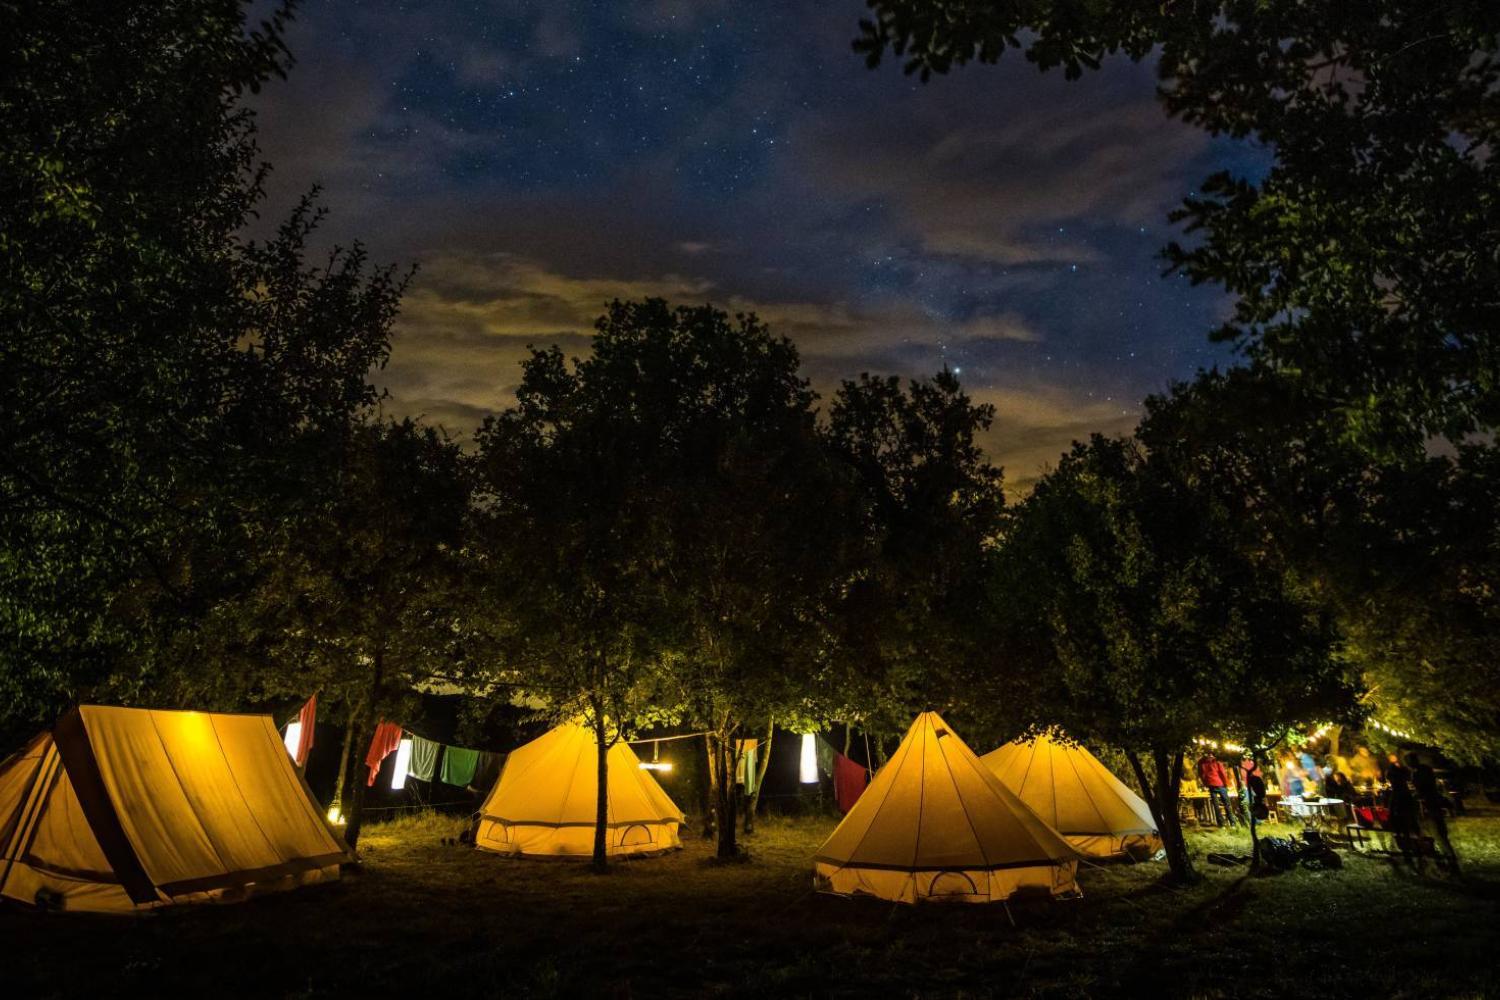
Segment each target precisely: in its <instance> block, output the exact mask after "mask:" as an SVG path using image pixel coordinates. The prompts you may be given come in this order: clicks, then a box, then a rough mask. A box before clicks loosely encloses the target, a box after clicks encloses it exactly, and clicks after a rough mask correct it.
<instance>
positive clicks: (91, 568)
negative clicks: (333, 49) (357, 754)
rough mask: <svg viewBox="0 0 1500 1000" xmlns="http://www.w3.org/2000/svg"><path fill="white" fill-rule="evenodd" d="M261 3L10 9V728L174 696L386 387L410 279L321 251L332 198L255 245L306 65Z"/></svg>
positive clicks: (1, 189) (0, 694)
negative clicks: (210, 617)
mask: <svg viewBox="0 0 1500 1000" xmlns="http://www.w3.org/2000/svg"><path fill="white" fill-rule="evenodd" d="M247 6H248V5H246V4H244V3H241V2H232V0H161V2H156V0H153V2H150V3H145V2H134V0H127V2H124V3H103V2H82V3H69V4H64V5H53V4H48V5H38V4H29V3H19V4H17V3H5V4H3V5H0V20H3V23H4V24H5V31H4V32H3V33H0V34H3V40H0V49H3V55H0V61H3V63H4V65H5V66H6V70H5V72H4V73H3V74H0V122H3V124H4V127H3V128H0V328H3V329H4V330H5V334H4V337H3V338H0V401H3V404H0V405H3V413H4V419H3V420H0V553H3V555H0V635H3V637H4V644H5V645H4V650H3V652H0V656H3V660H4V664H5V669H4V670H0V704H3V706H4V708H3V709H0V728H7V729H8V728H15V727H21V726H28V727H29V726H30V725H33V724H34V723H35V722H36V721H38V720H44V719H47V718H49V717H51V716H53V715H55V714H56V712H57V711H58V710H59V709H60V708H61V707H62V706H63V705H65V704H66V703H68V702H69V701H74V700H78V699H81V698H106V697H107V698H111V699H116V700H130V699H131V698H136V697H141V696H144V695H147V694H150V693H151V689H150V684H151V683H152V680H151V678H152V677H153V676H154V672H155V671H156V670H157V669H158V664H157V663H156V660H157V658H158V653H159V651H160V650H162V649H164V648H166V647H168V646H170V645H171V644H172V643H173V642H174V638H173V637H174V635H175V634H176V632H177V631H178V630H179V629H181V628H184V627H191V626H192V625H193V623H195V622H197V621H198V620H199V619H201V617H202V616H203V615H204V614H205V613H206V610H207V609H209V608H211V607H212V606H214V605H215V604H216V603H218V602H219V601H222V600H224V599H225V597H226V596H227V595H229V594H232V593H234V592H235V591H236V590H237V589H238V588H241V587H243V586H244V584H245V573H246V569H245V566H244V565H243V561H242V556H243V555H244V554H245V553H247V552H249V551H251V550H253V548H254V540H255V537H256V536H257V534H258V532H259V531H260V530H261V528H262V527H263V526H265V525H266V524H268V523H276V522H277V521H278V520H279V519H280V518H282V517H284V516H288V515H289V512H295V511H296V510H297V509H299V508H300V507H302V506H304V505H307V504H309V503H315V502H316V498H317V497H319V496H321V495H323V492H322V491H324V490H325V489H326V488H327V484H326V483H325V482H323V481H322V480H323V478H324V476H325V470H326V469H327V468H329V467H336V465H337V463H336V462H329V461H327V460H326V455H328V454H329V453H330V449H331V453H333V454H337V451H338V448H339V445H340V442H341V441H342V435H343V433H344V431H343V428H344V427H345V426H346V425H347V424H348V423H349V422H350V421H351V420H352V419H353V418H354V417H355V415H357V414H358V413H359V412H360V411H362V410H363V409H364V408H366V407H368V406H369V405H370V404H371V403H373V401H374V400H375V391H374V390H373V389H372V388H371V386H370V384H369V382H368V378H367V373H368V371H369V370H370V368H371V367H372V366H374V365H379V364H380V363H382V362H383V361H384V358H385V356H386V351H387V345H388V334H389V328H390V323H391V320H392V318H393V316H394V314H395V308H396V303H397V300H398V298H399V293H400V288H401V280H400V278H399V277H398V276H397V275H395V274H394V273H393V272H392V271H390V270H388V269H381V268H374V269H372V268H371V267H370V265H369V263H368V262H367V260H366V258H365V254H364V252H363V251H362V250H360V249H359V248H358V247H355V248H354V249H352V250H348V251H334V252H333V253H332V254H330V255H329V256H327V257H326V258H324V259H323V260H322V262H321V263H316V264H315V263H311V262H309V260H308V251H307V239H308V236H309V234H310V233H311V231H312V229H313V228H314V226H315V225H316V223H317V221H318V218H319V214H318V212H317V211H316V209H315V208H314V207H313V206H312V204H311V203H310V202H304V204H303V205H301V206H300V207H299V208H298V209H297V210H296V211H295V212H294V213H293V214H292V215H291V217H290V218H289V219H288V221H287V222H286V223H285V224H284V225H283V226H281V227H280V228H279V230H278V231H277V232H276V233H275V235H273V236H272V237H271V238H270V239H268V240H266V241H265V242H261V243H253V242H247V241H246V240H245V239H244V238H243V237H242V236H241V235H240V234H241V232H242V231H243V229H244V227H245V225H246V223H247V222H248V221H249V220H250V219H251V218H252V217H253V215H254V212H255V206H256V205H257V203H258V202H259V200H260V198H261V179H262V177H263V175H264V170H265V169H266V168H265V167H264V166H262V165H259V164H258V163H257V154H256V147H255V141H254V131H255V128H254V120H253V118H252V116H251V114H250V112H249V111H248V110H247V109H246V107H245V105H244V102H243V98H244V95H245V94H246V93H248V92H251V91H254V90H256V89H257V88H258V87H259V86H260V85H261V84H262V83H263V82H265V81H266V80H268V79H270V78H272V77H274V76H277V75H280V74H282V73H283V72H284V71H285V69H286V67H287V66H288V64H289V61H290V60H289V56H288V54H287V52H286V50H285V48H284V47H283V45H282V42H281V34H282V30H283V28H284V26H285V22H286V19H287V17H288V8H287V7H285V6H280V7H274V8H271V9H270V10H269V11H268V13H267V16H266V19H265V20H264V21H262V22H261V23H260V24H259V25H258V26H254V27H250V26H247V24H246V10H247ZM203 669H205V670H208V669H213V667H212V666H211V665H208V664H205V665H203Z"/></svg>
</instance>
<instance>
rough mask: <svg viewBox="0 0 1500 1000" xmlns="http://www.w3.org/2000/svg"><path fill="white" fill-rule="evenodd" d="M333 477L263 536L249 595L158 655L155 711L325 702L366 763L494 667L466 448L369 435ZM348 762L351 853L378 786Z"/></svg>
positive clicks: (377, 429) (361, 427)
mask: <svg viewBox="0 0 1500 1000" xmlns="http://www.w3.org/2000/svg"><path fill="white" fill-rule="evenodd" d="M330 476H331V479H332V480H333V481H334V482H335V483H336V484H337V490H336V491H335V492H332V493H330V494H328V495H325V496H322V497H320V498H319V502H318V503H317V504H315V505H313V506H311V507H309V508H307V509H304V510H303V511H301V512H300V514H299V516H297V517H295V518H288V519H286V520H285V521H284V522H283V523H281V524H280V525H278V526H277V527H276V528H275V530H265V531H262V532H259V533H257V534H256V535H255V536H254V539H255V543H256V547H255V549H254V551H253V552H251V553H248V554H247V556H246V564H247V565H248V567H249V571H250V572H249V575H248V579H247V581H246V583H245V585H244V586H243V587H242V588H241V589H239V590H237V591H236V592H235V593H233V594H232V595H231V596H229V597H226V598H225V599H224V600H222V601H220V602H219V603H217V604H216V605H214V606H213V607H212V608H210V609H208V610H207V611H206V612H205V613H204V614H203V615H202V616H201V617H200V618H199V619H198V620H197V621H196V622H195V623H194V625H193V627H192V628H183V629H181V630H179V631H178V632H177V633H176V634H175V635H174V636H173V641H172V642H171V643H170V644H164V645H163V646H162V647H161V648H159V649H158V650H157V651H156V653H155V659H154V661H153V664H152V666H153V667H154V668H155V669H154V670H152V671H151V672H150V673H149V674H148V675H147V676H149V677H150V679H151V685H152V690H153V691H154V692H155V693H156V695H157V697H165V698H166V699H167V700H169V701H175V702H179V703H185V704H193V705H200V706H203V705H206V706H211V707H224V708H234V707H242V706H244V705H245V704H247V703H249V704H266V703H279V702H281V701H283V700H287V699H290V700H293V701H300V700H302V699H304V698H306V697H307V696H308V695H309V694H312V693H314V692H320V693H321V694H322V699H321V703H322V704H323V705H324V706H327V707H329V708H332V707H335V706H338V707H340V708H341V709H342V712H343V715H344V725H345V727H346V734H347V736H346V741H345V742H346V748H347V749H353V750H354V751H356V752H359V751H362V750H363V749H364V747H366V746H367V745H368V744H369V742H370V739H371V737H372V736H373V734H374V730H375V726H376V724H377V723H378V722H379V721H381V719H383V718H384V719H392V718H393V719H399V718H401V717H402V715H403V714H404V712H405V711H406V710H408V709H409V708H411V707H412V704H413V700H414V696H415V693H416V691H417V690H419V689H420V687H421V686H423V685H425V684H428V683H431V682H434V681H443V682H454V681H460V682H466V681H468V680H470V679H471V678H473V677H474V676H475V675H477V674H478V673H479V672H480V668H481V667H483V668H487V667H488V666H489V663H488V657H487V656H486V655H484V654H486V653H487V652H488V651H489V648H490V647H489V645H488V644H487V643H486V642H485V636H484V633H483V631H482V630H481V629H480V628H479V627H478V626H477V624H476V622H475V618H476V616H477V613H478V609H476V608H475V607H474V606H473V602H472V600H471V597H470V590H469V578H470V576H471V575H472V569H471V566H470V563H469V558H468V553H467V552H466V551H465V548H464V546H465V528H466V526H467V517H468V509H469V498H470V492H471V484H470V474H469V470H468V469H467V467H466V462H465V459H464V458H463V456H462V455H461V454H460V452H459V450H458V447H457V445H456V444H454V443H453V442H451V441H448V440H447V439H446V438H444V437H443V436H442V435H441V434H440V433H439V432H437V431H436V430H434V429H433V428H430V427H423V426H420V425H418V424H416V423H415V422H413V421H411V420H404V421H400V422H395V421H375V420H371V421H366V422H361V423H359V424H357V425H355V426H354V427H352V428H351V430H350V433H349V435H348V438H347V440H345V442H344V444H343V447H342V448H341V450H340V451H339V452H338V454H337V457H336V461H335V462H334V465H333V467H332V469H330ZM204 662H207V663H212V664H215V665H217V667H218V668H219V669H216V670H212V671H205V670H203V669H202V666H201V664H203V663H204ZM347 749H346V753H345V759H344V760H343V761H341V767H340V779H339V783H338V786H337V787H336V788H335V791H334V796H335V798H334V805H335V807H339V806H342V807H343V809H342V811H343V812H344V814H345V820H346V827H345V838H346V840H347V841H348V842H349V844H350V846H351V847H352V846H354V845H355V844H356V843H357V842H358V840H359V834H360V829H361V825H362V822H363V815H362V811H363V803H364V789H365V787H366V781H365V780H364V779H365V778H366V777H367V775H366V774H365V773H364V770H363V768H360V767H357V766H356V767H355V768H354V773H353V774H352V775H349V774H348V770H347V766H346V765H347V763H348V761H347ZM346 777H347V778H350V779H351V781H350V783H349V785H348V787H346V786H345V778H346Z"/></svg>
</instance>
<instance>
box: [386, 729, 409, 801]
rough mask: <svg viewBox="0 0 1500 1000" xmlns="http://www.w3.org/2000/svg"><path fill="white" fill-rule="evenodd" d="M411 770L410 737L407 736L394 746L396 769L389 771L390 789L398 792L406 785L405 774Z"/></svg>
mask: <svg viewBox="0 0 1500 1000" xmlns="http://www.w3.org/2000/svg"><path fill="white" fill-rule="evenodd" d="M410 770H411V738H410V737H407V738H406V739H404V740H402V741H401V744H400V745H399V746H397V747H396V770H395V771H393V772H391V790H392V791H397V792H399V791H400V790H401V789H403V788H405V787H406V774H407V772H408V771H410Z"/></svg>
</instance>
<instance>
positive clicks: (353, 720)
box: [329, 704, 359, 816]
mask: <svg viewBox="0 0 1500 1000" xmlns="http://www.w3.org/2000/svg"><path fill="white" fill-rule="evenodd" d="M358 724H359V706H358V705H354V704H350V706H349V712H348V715H347V716H346V717H345V719H344V748H343V749H342V750H341V751H339V776H338V779H337V780H336V781H335V782H334V783H333V802H332V804H331V805H330V806H329V810H330V811H331V812H332V813H333V815H335V816H337V815H339V813H341V812H342V811H343V806H344V792H345V789H346V788H347V787H348V784H349V750H350V748H352V747H353V746H354V727H355V726H356V725H358Z"/></svg>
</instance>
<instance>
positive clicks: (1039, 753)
mask: <svg viewBox="0 0 1500 1000" xmlns="http://www.w3.org/2000/svg"><path fill="white" fill-rule="evenodd" d="M980 760H982V761H983V762H984V763H985V765H986V766H987V767H989V769H990V770H991V771H993V772H994V774H995V776H996V777H997V778H999V779H1000V781H1001V783H1002V784H1004V785H1005V787H1007V788H1009V789H1010V790H1011V791H1012V792H1015V793H1016V795H1017V796H1019V797H1020V799H1021V801H1022V802H1024V803H1026V804H1027V805H1028V806H1030V807H1031V810H1032V811H1033V812H1035V813H1036V814H1037V815H1038V816H1040V817H1041V818H1042V819H1044V820H1046V821H1047V822H1048V823H1050V824H1051V825H1052V827H1053V829H1055V830H1057V832H1058V833H1060V834H1062V835H1063V836H1064V837H1065V838H1067V841H1068V843H1070V844H1072V845H1073V847H1074V848H1075V849H1077V850H1078V852H1079V853H1080V854H1084V855H1086V856H1088V857H1091V858H1106V857H1114V856H1117V855H1120V854H1125V853H1127V852H1130V853H1135V852H1136V851H1137V850H1139V851H1140V852H1141V853H1144V854H1147V855H1150V854H1154V853H1156V851H1157V850H1158V849H1159V848H1160V847H1161V837H1160V836H1158V834H1157V831H1156V821H1155V820H1153V819H1152V818H1151V809H1150V807H1148V806H1147V805H1146V803H1145V802H1144V801H1142V799H1141V797H1140V796H1139V795H1137V794H1135V792H1132V791H1131V790H1130V789H1129V788H1128V787H1126V785H1125V783H1124V782H1122V781H1121V780H1120V779H1119V778H1117V777H1115V776H1114V774H1113V773H1111V771H1110V770H1109V768H1107V767H1105V766H1104V765H1103V764H1101V763H1100V762H1099V758H1097V757H1095V756H1094V755H1093V754H1091V753H1089V752H1088V750H1087V749H1085V748H1084V747H1081V746H1067V745H1065V744H1064V743H1061V742H1059V741H1058V740H1056V739H1053V738H1052V737H1051V736H1049V735H1042V736H1038V737H1037V738H1036V739H1035V740H1033V741H1031V742H1030V743H1023V742H1020V741H1013V742H1010V743H1007V744H1005V746H1003V747H1001V748H1000V749H998V750H994V751H991V752H990V753H987V754H985V755H984V756H983V757H981V758H980Z"/></svg>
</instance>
